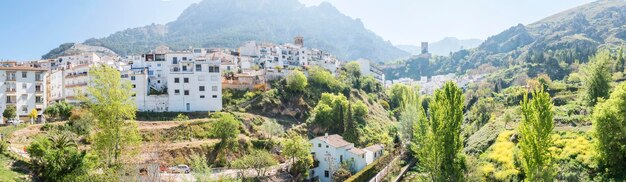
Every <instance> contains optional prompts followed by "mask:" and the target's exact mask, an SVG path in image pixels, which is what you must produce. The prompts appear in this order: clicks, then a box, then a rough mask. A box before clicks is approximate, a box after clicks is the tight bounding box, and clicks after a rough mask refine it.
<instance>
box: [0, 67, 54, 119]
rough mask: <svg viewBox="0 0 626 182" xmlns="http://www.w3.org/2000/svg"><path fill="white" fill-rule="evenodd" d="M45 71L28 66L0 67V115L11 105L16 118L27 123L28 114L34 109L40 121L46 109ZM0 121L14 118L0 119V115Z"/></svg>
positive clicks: (0, 117)
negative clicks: (14, 110)
mask: <svg viewBox="0 0 626 182" xmlns="http://www.w3.org/2000/svg"><path fill="white" fill-rule="evenodd" d="M46 71H47V70H46V69H41V68H32V67H28V66H17V65H4V66H0V113H2V112H4V110H5V109H6V108H7V106H9V105H13V106H15V107H16V109H17V112H16V114H17V116H18V118H19V119H20V120H23V121H27V120H28V114H29V113H30V112H31V111H32V110H33V109H34V110H37V113H38V118H37V120H38V121H40V120H41V119H42V117H41V116H42V113H43V110H44V109H45V107H46V97H45V96H46V89H45V88H46V81H45V77H46ZM0 119H2V122H4V120H5V119H6V120H8V119H15V118H2V116H1V115H0Z"/></svg>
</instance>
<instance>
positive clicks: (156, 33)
mask: <svg viewBox="0 0 626 182" xmlns="http://www.w3.org/2000/svg"><path fill="white" fill-rule="evenodd" d="M298 35H301V36H303V37H304V43H305V46H306V47H311V48H318V49H321V50H325V51H328V52H330V53H332V54H334V55H336V56H337V57H338V58H340V59H343V60H352V59H357V58H368V59H372V60H375V61H386V60H392V59H397V58H402V57H406V56H408V55H409V54H408V53H406V52H404V51H402V50H400V49H398V48H396V47H394V46H393V45H391V43H389V42H388V41H385V40H383V39H382V38H381V37H379V36H377V35H376V34H375V33H373V32H372V31H369V30H367V29H366V28H365V27H364V26H363V23H362V22H361V21H360V20H359V19H352V18H350V17H348V16H346V15H344V14H342V13H341V12H339V11H338V10H337V9H336V8H335V7H333V6H332V5H331V4H329V3H321V4H320V5H319V6H311V7H306V6H305V5H303V4H301V3H300V2H299V1H298V0H238V1H232V0H203V1H201V2H199V3H196V4H193V5H191V6H190V7H188V8H187V9H186V10H185V11H184V12H183V13H182V14H181V15H180V16H179V17H178V19H177V20H175V21H173V22H169V23H167V24H165V25H160V24H152V25H147V26H144V27H139V28H131V29H126V30H123V31H119V32H116V33H114V34H112V35H110V36H108V37H104V38H99V39H95V38H94V39H89V40H87V41H85V44H87V45H93V46H102V47H106V48H109V49H111V50H113V51H115V52H116V53H118V54H120V55H129V54H137V53H142V52H146V51H148V50H151V49H153V48H155V47H156V46H159V45H167V46H169V47H171V48H172V49H175V50H177V49H178V50H179V49H185V48H189V47H229V48H236V47H238V46H240V45H241V44H242V43H243V42H245V41H250V40H256V41H261V42H265V41H267V42H273V43H288V42H292V41H293V37H295V36H298Z"/></svg>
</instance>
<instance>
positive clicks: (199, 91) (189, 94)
mask: <svg viewBox="0 0 626 182" xmlns="http://www.w3.org/2000/svg"><path fill="white" fill-rule="evenodd" d="M210 55H211V54H210V53H209V51H208V50H207V49H193V50H192V51H184V52H165V51H155V53H150V54H143V55H141V56H136V57H131V58H130V60H131V61H129V66H128V67H127V68H125V70H123V71H122V78H125V79H128V80H130V82H131V83H132V84H133V91H134V92H135V93H136V94H135V102H136V103H137V108H138V109H139V110H140V111H153V112H166V111H169V112H194V111H220V110H222V85H221V84H222V83H221V69H220V64H221V60H220V58H219V57H212V56H210Z"/></svg>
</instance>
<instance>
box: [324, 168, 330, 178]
mask: <svg viewBox="0 0 626 182" xmlns="http://www.w3.org/2000/svg"><path fill="white" fill-rule="evenodd" d="M328 176H329V172H328V170H324V177H325V178H328Z"/></svg>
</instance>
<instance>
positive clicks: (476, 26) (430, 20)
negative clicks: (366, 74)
mask: <svg viewBox="0 0 626 182" xmlns="http://www.w3.org/2000/svg"><path fill="white" fill-rule="evenodd" d="M198 1H200V0H44V1H41V0H3V1H0V59H1V60H6V59H11V60H33V59H39V58H40V57H41V55H43V54H45V53H47V52H48V51H50V50H52V49H54V48H56V47H58V46H59V45H60V44H62V43H66V42H82V41H84V40H86V39H89V38H101V37H105V36H107V35H109V34H112V33H114V32H116V31H120V30H124V29H127V28H134V27H140V26H145V25H149V24H152V23H157V24H165V23H167V22H170V21H173V20H176V18H177V17H178V15H179V14H180V13H182V11H183V10H184V9H185V8H186V7H188V6H189V5H190V4H192V3H195V2H198ZM299 1H300V2H302V3H304V4H306V5H307V6H316V5H319V4H320V3H321V2H322V1H327V2H329V3H331V4H332V5H334V6H335V7H336V8H337V9H339V11H341V12H342V13H344V14H346V15H348V16H350V17H353V18H359V19H361V21H362V22H363V24H364V25H365V27H366V28H367V29H369V30H372V31H373V32H374V33H376V34H378V35H379V36H381V37H382V38H383V39H385V40H389V41H391V42H392V43H393V44H395V45H398V44H412V45H418V44H419V42H422V41H428V42H434V41H438V40H441V39H443V38H445V37H458V38H463V39H467V38H479V39H486V38H487V37H489V36H491V35H495V34H497V33H499V32H501V31H503V30H505V29H507V28H509V27H511V26H514V25H517V24H518V23H522V24H529V23H532V22H535V21H538V20H541V19H542V18H544V17H547V16H549V15H552V14H555V13H558V12H560V11H563V10H567V9H569V8H573V7H576V6H578V5H582V4H585V3H588V2H591V0H549V1H546V0H470V1H468V0H387V1H380V0H299Z"/></svg>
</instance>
